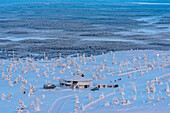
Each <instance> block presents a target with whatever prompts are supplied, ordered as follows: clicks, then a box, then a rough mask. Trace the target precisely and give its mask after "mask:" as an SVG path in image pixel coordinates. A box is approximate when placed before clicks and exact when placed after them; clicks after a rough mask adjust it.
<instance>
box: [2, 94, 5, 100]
mask: <svg viewBox="0 0 170 113" xmlns="http://www.w3.org/2000/svg"><path fill="white" fill-rule="evenodd" d="M4 100H5V94H4V93H2V101H4Z"/></svg>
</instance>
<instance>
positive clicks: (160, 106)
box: [0, 50, 170, 113]
mask: <svg viewBox="0 0 170 113" xmlns="http://www.w3.org/2000/svg"><path fill="white" fill-rule="evenodd" d="M95 59H96V60H95ZM80 72H83V73H84V75H85V77H86V78H89V79H93V86H96V85H98V84H107V85H110V84H112V85H113V84H118V85H119V88H100V89H99V90H96V91H91V88H87V89H71V88H66V87H60V86H59V79H62V78H64V77H66V76H67V77H73V76H79V75H77V74H78V73H80ZM73 73H74V75H73ZM37 74H39V77H38V76H37ZM142 74H143V75H142ZM92 75H93V77H92ZM18 76H20V77H18ZM17 77H18V83H16V84H15V83H14V81H15V80H16V78H17ZM19 78H22V79H24V80H27V82H26V83H22V82H21V81H22V80H20V79H19ZM120 78H121V80H119V81H118V79H120ZM9 81H12V85H13V86H9ZM46 82H51V83H53V84H56V85H57V87H56V88H55V89H43V85H44V84H45V83H46ZM159 83H161V84H159ZM29 84H31V85H32V86H35V91H34V92H33V95H32V96H28V94H29ZM147 84H148V86H149V88H151V87H152V86H153V87H154V88H155V91H154V92H148V93H147V92H146V90H145V89H146V87H147ZM22 85H24V86H25V89H26V90H25V94H24V93H23V92H22V91H21V89H20V87H21V86H22ZM169 85H170V51H156V50H134V51H133V50H131V51H120V52H109V53H106V54H102V55H99V56H91V57H85V54H84V56H78V57H70V58H67V60H66V59H64V58H56V59H50V60H47V61H42V60H36V61H35V60H34V59H32V58H26V59H20V60H18V59H16V58H15V59H6V60H4V59H1V60H0V95H1V96H2V94H3V93H4V94H5V100H3V99H2V98H0V113H17V107H18V106H19V105H18V104H19V100H21V101H23V102H24V104H25V105H26V106H27V107H26V108H25V110H24V111H23V113H28V112H29V113H35V112H37V113H74V112H77V113H169V112H170V92H169V91H168V90H167V87H168V86H169ZM134 87H136V92H134ZM120 89H121V90H120ZM9 93H12V94H13V96H12V98H8V95H9ZM102 93H103V95H104V96H103V97H102V98H101V96H100V95H101V94H102ZM42 95H43V96H42ZM89 95H90V96H89ZM44 96H45V97H44ZM121 96H123V97H124V98H125V99H124V100H125V101H126V100H129V101H130V104H127V105H125V104H123V103H122V102H123V101H124V100H122V99H121ZM132 96H135V97H136V100H135V99H132ZM37 97H39V99H40V101H39V102H38V104H39V106H40V110H39V111H36V109H35V108H36V98H37ZM43 97H44V98H43ZM89 97H91V99H92V100H90V99H89ZM114 98H117V99H118V101H119V103H118V104H114V101H113V99H114ZM149 98H151V99H150V100H149ZM158 98H160V102H158V100H157V99H158ZM32 101H34V102H35V104H34V105H33V107H32V108H31V107H30V106H29V105H30V103H31V102H32ZM106 102H108V103H107V104H105V103H106ZM105 105H107V106H105ZM75 106H77V109H76V108H75Z"/></svg>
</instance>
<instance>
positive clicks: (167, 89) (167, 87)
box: [165, 82, 170, 93]
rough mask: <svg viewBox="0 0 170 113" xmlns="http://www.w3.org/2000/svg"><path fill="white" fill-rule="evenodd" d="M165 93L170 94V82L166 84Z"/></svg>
mask: <svg viewBox="0 0 170 113" xmlns="http://www.w3.org/2000/svg"><path fill="white" fill-rule="evenodd" d="M165 91H166V92H167V93H169V92H170V90H169V85H168V82H167V83H166V89H165Z"/></svg>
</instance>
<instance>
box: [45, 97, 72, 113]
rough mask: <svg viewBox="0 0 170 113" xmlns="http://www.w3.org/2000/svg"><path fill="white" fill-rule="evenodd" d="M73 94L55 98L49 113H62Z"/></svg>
mask: <svg viewBox="0 0 170 113" xmlns="http://www.w3.org/2000/svg"><path fill="white" fill-rule="evenodd" d="M71 96H73V95H68V96H64V97H61V98H58V99H56V100H55V102H54V103H53V104H52V105H51V107H50V109H49V110H48V112H47V113H62V109H63V107H64V104H65V103H66V102H67V100H68V99H66V98H69V97H71Z"/></svg>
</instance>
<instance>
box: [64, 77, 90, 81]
mask: <svg viewBox="0 0 170 113" xmlns="http://www.w3.org/2000/svg"><path fill="white" fill-rule="evenodd" d="M62 80H66V81H92V79H89V78H85V77H68V78H63V79H62Z"/></svg>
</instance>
